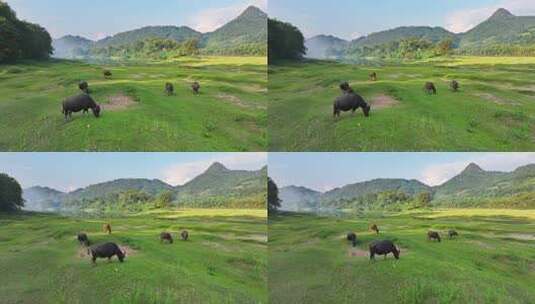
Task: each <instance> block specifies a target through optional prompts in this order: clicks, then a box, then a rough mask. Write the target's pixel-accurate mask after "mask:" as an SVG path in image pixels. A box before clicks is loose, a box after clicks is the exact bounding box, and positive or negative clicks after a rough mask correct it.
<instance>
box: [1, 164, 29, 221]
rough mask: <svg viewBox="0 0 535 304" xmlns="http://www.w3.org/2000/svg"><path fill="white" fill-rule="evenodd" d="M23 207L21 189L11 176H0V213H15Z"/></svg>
mask: <svg viewBox="0 0 535 304" xmlns="http://www.w3.org/2000/svg"><path fill="white" fill-rule="evenodd" d="M22 207H24V199H23V198H22V188H21V187H20V184H19V182H17V180H15V179H14V178H12V177H11V176H9V175H7V174H4V173H1V174H0V211H8V212H10V211H17V210H20V209H21V208H22Z"/></svg>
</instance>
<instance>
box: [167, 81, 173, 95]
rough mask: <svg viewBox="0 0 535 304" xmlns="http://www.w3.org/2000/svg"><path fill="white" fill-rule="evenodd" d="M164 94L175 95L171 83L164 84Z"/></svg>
mask: <svg viewBox="0 0 535 304" xmlns="http://www.w3.org/2000/svg"><path fill="white" fill-rule="evenodd" d="M165 93H166V94H167V96H170V95H173V94H174V93H175V87H174V86H173V84H172V83H170V82H167V83H166V84H165Z"/></svg>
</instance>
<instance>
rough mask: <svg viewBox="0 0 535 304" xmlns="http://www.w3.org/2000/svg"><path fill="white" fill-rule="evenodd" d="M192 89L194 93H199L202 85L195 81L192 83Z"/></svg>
mask: <svg viewBox="0 0 535 304" xmlns="http://www.w3.org/2000/svg"><path fill="white" fill-rule="evenodd" d="M191 89H192V90H193V93H194V94H199V91H200V89H201V85H200V84H199V83H198V82H197V81H195V82H194V83H193V84H192V85H191Z"/></svg>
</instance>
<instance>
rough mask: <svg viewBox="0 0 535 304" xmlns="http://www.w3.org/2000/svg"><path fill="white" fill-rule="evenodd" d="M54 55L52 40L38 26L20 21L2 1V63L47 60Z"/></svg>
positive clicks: (0, 21) (0, 54)
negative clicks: (19, 60) (22, 60)
mask: <svg viewBox="0 0 535 304" xmlns="http://www.w3.org/2000/svg"><path fill="white" fill-rule="evenodd" d="M50 54H52V38H51V37H50V34H49V33H48V32H47V31H46V29H44V28H43V27H41V26H40V25H38V24H33V23H29V22H26V21H22V20H19V19H18V18H17V15H16V14H15V12H14V11H13V10H12V9H11V8H10V7H9V5H8V4H7V3H5V2H3V1H1V0H0V63H5V62H13V61H16V60H18V59H39V60H40V59H46V58H48V57H49V56H50Z"/></svg>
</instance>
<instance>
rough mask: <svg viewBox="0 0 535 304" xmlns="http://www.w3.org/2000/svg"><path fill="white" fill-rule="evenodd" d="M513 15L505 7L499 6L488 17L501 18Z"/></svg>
mask: <svg viewBox="0 0 535 304" xmlns="http://www.w3.org/2000/svg"><path fill="white" fill-rule="evenodd" d="M514 16H515V15H513V14H511V12H510V11H508V10H506V9H505V8H500V9H498V10H497V11H496V12H494V14H492V16H491V17H490V19H501V18H509V17H514Z"/></svg>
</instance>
